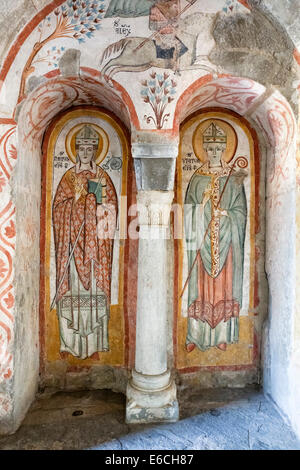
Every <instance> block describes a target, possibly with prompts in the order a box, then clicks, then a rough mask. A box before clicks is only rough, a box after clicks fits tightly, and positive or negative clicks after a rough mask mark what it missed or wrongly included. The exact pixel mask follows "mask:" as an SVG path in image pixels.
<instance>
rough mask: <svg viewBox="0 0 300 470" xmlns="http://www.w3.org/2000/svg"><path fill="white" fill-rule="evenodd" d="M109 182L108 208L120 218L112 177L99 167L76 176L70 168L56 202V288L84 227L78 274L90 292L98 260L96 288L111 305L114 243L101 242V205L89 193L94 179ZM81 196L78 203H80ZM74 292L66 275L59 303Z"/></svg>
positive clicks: (79, 244) (77, 257) (77, 254)
mask: <svg viewBox="0 0 300 470" xmlns="http://www.w3.org/2000/svg"><path fill="white" fill-rule="evenodd" d="M96 177H97V179H98V178H101V179H102V178H105V180H106V200H105V203H106V204H110V205H112V206H113V207H114V209H115V217H116V218H117V207H118V201H117V195H116V192H115V188H114V186H113V183H112V181H111V179H110V177H109V176H108V174H107V173H106V172H105V171H104V170H102V169H101V168H100V167H99V166H95V170H91V171H89V170H83V171H81V172H78V173H77V172H76V166H74V167H72V168H70V170H68V171H67V172H66V173H65V174H64V175H63V177H62V179H61V181H60V183H59V185H58V187H57V190H56V194H55V198H54V202H53V227H54V240H55V252H56V285H57V287H58V285H59V283H60V280H61V279H62V277H63V275H64V272H65V269H66V265H67V262H68V258H69V255H70V251H71V248H72V247H73V246H74V243H75V241H76V238H77V236H78V233H79V230H80V227H81V225H82V223H83V222H84V227H83V230H82V231H81V234H80V236H79V239H78V241H77V244H76V247H75V250H74V254H73V256H74V260H75V265H76V270H77V273H78V276H79V279H80V281H81V283H82V284H83V286H84V288H85V289H86V290H89V289H90V286H91V261H92V260H94V275H95V278H96V285H97V287H98V288H99V289H101V290H102V291H103V292H104V293H105V295H106V298H107V302H108V305H109V303H110V285H111V266H112V251H113V240H112V239H110V238H106V239H105V238H104V239H99V238H98V236H97V224H98V223H99V217H97V201H96V196H95V194H93V193H88V180H89V179H91V178H92V179H94V178H96ZM76 196H77V199H76ZM115 220H116V219H115ZM69 290H70V280H69V275H66V276H65V278H64V281H63V283H62V285H61V287H60V289H59V292H58V296H57V302H59V300H61V298H62V297H63V296H64V295H65V294H66V292H68V291H69Z"/></svg>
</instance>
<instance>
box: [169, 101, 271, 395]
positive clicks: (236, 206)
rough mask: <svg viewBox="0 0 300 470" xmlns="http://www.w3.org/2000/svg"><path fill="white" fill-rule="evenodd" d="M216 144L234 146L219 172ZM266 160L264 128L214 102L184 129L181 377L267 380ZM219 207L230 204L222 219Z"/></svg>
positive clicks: (179, 238)
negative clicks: (263, 371)
mask: <svg viewBox="0 0 300 470" xmlns="http://www.w3.org/2000/svg"><path fill="white" fill-rule="evenodd" d="M214 132H215V134H214ZM210 134H212V135H210ZM214 142H216V143H214ZM209 143H213V145H216V146H217V148H218V146H219V147H220V148H221V150H222V149H223V150H224V149H225V150H224V153H223V154H222V158H221V160H220V162H219V166H217V167H216V168H215V167H213V166H212V167H211V166H210V163H209V161H208V159H207V153H206V152H205V150H204V148H205V146H206V147H209ZM215 158H216V157H215ZM264 158H265V156H263V155H261V154H260V152H259V142H258V137H257V134H256V132H255V130H254V129H253V128H252V127H251V126H250V125H249V123H248V122H247V120H245V119H244V118H242V117H241V116H240V115H238V114H237V113H234V112H232V111H231V112H230V111H229V110H223V109H221V108H206V109H203V110H201V111H198V112H196V113H194V114H193V115H191V116H190V117H188V118H187V119H185V121H184V122H183V123H182V125H181V129H180V144H179V156H178V159H177V172H176V187H175V202H176V204H177V205H178V207H180V211H181V212H182V213H183V224H182V231H180V233H179V232H178V231H177V228H176V224H175V222H176V219H175V218H174V237H175V269H176V271H177V272H176V273H175V276H174V279H175V285H174V291H175V296H174V297H175V298H174V305H175V312H174V321H175V331H174V346H175V348H174V349H175V361H176V367H177V369H178V371H179V372H180V373H181V374H184V375H188V374H193V373H194V374H195V375H197V380H198V383H199V384H201V385H202V386H204V387H207V386H208V387H209V386H212V385H213V384H214V383H218V382H219V384H220V385H223V386H234V385H239V386H243V385H246V384H247V383H257V382H258V381H259V368H260V364H259V362H260V361H259V356H260V350H259V348H260V338H261V326H262V323H263V321H264V320H265V317H266V313H267V312H266V306H267V296H268V290H267V283H266V277H265V272H264V261H265V253H264V250H265V161H264ZM208 188H209V191H211V193H210V196H209V198H208V199H207V200H206V202H203V198H204V193H205V191H207V189H208ZM211 197H213V198H214V199H213V200H214V203H213V205H212V199H211ZM201 204H203V207H202V206H201ZM207 204H208V206H209V207H208V206H206V205H207ZM197 207H198V209H199V210H200V212H201V211H202V212H201V213H200V212H199V214H198V213H197V210H198V209H197ZM213 207H215V209H213ZM218 207H220V208H221V209H222V210H224V208H226V210H225V214H224V215H223V216H221V217H220V218H218V216H217V215H215V214H216V212H215V210H216V208H218ZM191 211H192V212H191ZM174 215H175V214H174ZM189 217H190V219H189ZM210 221H212V222H210ZM177 222H178V221H177ZM201 225H203V228H202V232H203V233H202V232H201V234H200V235H199V230H200V228H199V227H201ZM193 231H194V232H193ZM200 231H201V230H200ZM237 234H238V237H236V235H237ZM225 239H227V240H225ZM223 240H225V242H223ZM199 248H200V252H198V251H197V250H198V249H199ZM223 252H224V253H225V252H226V255H225V257H223ZM196 256H198V258H197V261H196V263H195V264H194V260H195V258H196ZM222 257H223V258H224V259H222ZM193 266H194V267H193ZM194 284H195V285H194ZM196 291H197V292H196ZM221 375H222V377H221Z"/></svg>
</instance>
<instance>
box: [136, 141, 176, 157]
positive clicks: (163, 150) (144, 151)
mask: <svg viewBox="0 0 300 470" xmlns="http://www.w3.org/2000/svg"><path fill="white" fill-rule="evenodd" d="M131 152H132V156H133V158H172V159H176V158H177V155H178V143H177V142H163V143H161V142H151V143H150V142H133V143H132V145H131Z"/></svg>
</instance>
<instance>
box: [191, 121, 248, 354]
mask: <svg viewBox="0 0 300 470" xmlns="http://www.w3.org/2000/svg"><path fill="white" fill-rule="evenodd" d="M202 136H203V137H202V139H203V142H202V144H203V149H204V151H205V153H206V156H207V157H206V162H205V163H204V164H203V165H202V166H201V167H200V168H199V169H198V170H197V171H196V172H195V173H194V175H193V176H192V178H191V180H190V183H189V186H188V189H187V192H186V198H185V233H186V242H187V255H188V269H189V272H190V270H191V268H192V266H193V262H194V260H195V257H197V262H196V263H195V264H194V268H193V269H192V271H191V277H190V280H189V284H188V332H187V337H186V349H187V351H188V352H191V351H193V349H195V347H197V348H199V349H200V350H201V351H205V350H207V349H209V348H211V347H214V346H216V347H217V348H219V349H220V350H222V351H225V350H226V348H227V345H228V344H232V343H237V342H238V338H239V312H240V309H241V307H242V297H243V266H244V242H245V233H246V221H247V202H246V195H245V188H244V183H243V180H244V177H245V172H244V170H236V171H233V172H232V174H231V175H230V176H229V178H228V175H229V173H230V166H229V165H228V164H227V163H226V162H225V160H224V159H223V156H224V152H225V150H226V145H227V135H226V133H225V131H224V130H223V129H222V128H221V127H219V126H218V125H217V124H216V123H214V122H211V123H210V125H209V126H208V127H207V128H206V129H205V130H204V132H203V134H202ZM227 179H228V183H227V185H226V188H225V191H224V193H223V195H222V199H221V201H220V196H221V194H222V191H223V188H224V186H225V183H226V181H227ZM219 201H220V204H219V205H218V203H219ZM209 224H210V225H209ZM205 234H206V236H205ZM204 237H205V238H204ZM203 239H204V242H203ZM198 250H200V252H199V251H198Z"/></svg>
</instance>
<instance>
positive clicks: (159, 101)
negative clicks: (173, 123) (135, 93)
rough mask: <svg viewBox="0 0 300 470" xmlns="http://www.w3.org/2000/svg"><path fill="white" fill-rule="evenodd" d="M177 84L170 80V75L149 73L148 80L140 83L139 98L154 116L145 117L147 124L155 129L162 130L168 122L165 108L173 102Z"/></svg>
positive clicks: (168, 114)
mask: <svg viewBox="0 0 300 470" xmlns="http://www.w3.org/2000/svg"><path fill="white" fill-rule="evenodd" d="M176 86H177V83H176V82H175V81H174V80H173V79H172V78H170V74H169V73H167V72H165V73H164V74H158V73H156V72H151V73H150V79H149V80H143V81H142V91H141V96H142V98H143V101H144V103H147V104H149V105H150V106H151V108H152V110H153V113H154V116H152V115H145V116H144V119H145V120H146V122H147V124H149V123H150V122H151V121H152V122H153V123H154V125H155V127H156V128H157V129H162V128H163V127H164V124H165V122H167V121H168V118H169V116H170V113H165V110H166V108H167V106H168V105H169V104H170V103H172V101H174V95H175V94H176Z"/></svg>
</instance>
